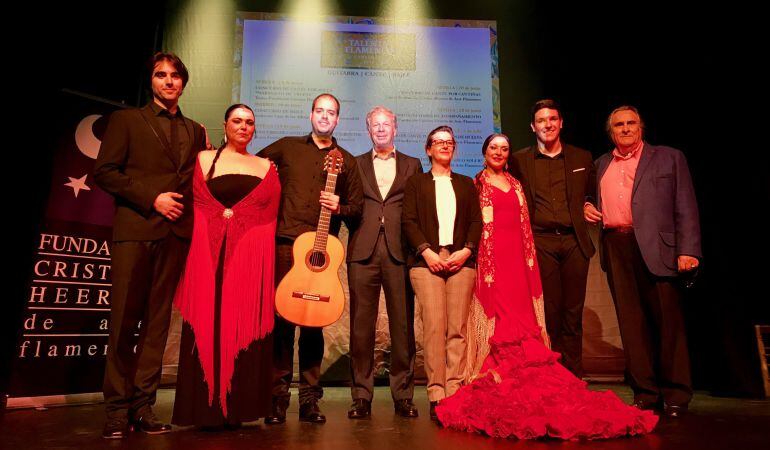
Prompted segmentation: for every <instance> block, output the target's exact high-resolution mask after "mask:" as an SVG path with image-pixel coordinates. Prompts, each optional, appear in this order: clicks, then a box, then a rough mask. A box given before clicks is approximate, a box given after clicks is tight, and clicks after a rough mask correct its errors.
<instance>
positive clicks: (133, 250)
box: [104, 233, 190, 418]
mask: <svg viewBox="0 0 770 450" xmlns="http://www.w3.org/2000/svg"><path fill="white" fill-rule="evenodd" d="M189 245H190V241H189V240H187V239H183V238H179V237H178V236H176V235H174V234H173V233H171V234H169V235H168V236H167V237H166V238H164V239H160V240H157V241H124V242H114V243H113V245H112V293H111V297H110V306H111V312H110V336H109V346H108V348H107V363H106V366H105V369H104V402H105V408H106V411H107V415H108V416H109V417H116V418H125V417H127V416H128V415H130V414H131V415H132V414H136V413H137V412H139V413H141V410H142V409H143V408H145V407H147V406H151V405H154V404H155V393H156V391H157V390H158V384H159V383H160V375H161V366H162V364H163V351H164V350H165V348H166V338H167V337H168V327H169V321H170V318H171V304H172V302H173V297H174V292H175V290H176V286H177V283H178V282H179V276H180V274H181V271H182V268H183V267H184V262H185V258H186V257H187V250H188V248H189ZM140 321H141V327H140V328H139V336H138V341H137V337H136V336H135V334H136V332H137V326H139V322H140ZM137 342H138V343H137ZM134 345H136V347H134Z"/></svg>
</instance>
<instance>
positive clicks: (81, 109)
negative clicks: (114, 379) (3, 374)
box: [9, 92, 118, 397]
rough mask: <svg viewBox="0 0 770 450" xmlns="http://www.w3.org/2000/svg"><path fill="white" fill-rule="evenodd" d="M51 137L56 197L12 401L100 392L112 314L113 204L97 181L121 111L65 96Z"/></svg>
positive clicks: (36, 266)
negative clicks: (110, 122) (109, 132)
mask: <svg viewBox="0 0 770 450" xmlns="http://www.w3.org/2000/svg"><path fill="white" fill-rule="evenodd" d="M60 95H61V104H62V105H63V107H62V108H61V110H62V111H61V115H60V116H59V118H58V119H57V122H56V123H57V125H56V128H54V130H52V132H55V133H57V134H58V135H59V136H60V137H59V140H58V144H57V148H56V149H55V151H54V160H53V170H52V183H51V191H50V193H49V197H48V205H47V208H46V211H45V217H44V218H43V222H42V226H41V231H40V235H39V237H38V239H37V243H36V245H35V248H34V253H35V257H34V258H33V265H32V267H31V268H30V271H31V273H32V276H31V282H30V285H29V289H28V290H27V295H26V298H25V299H24V302H25V304H26V307H25V311H24V314H23V318H22V321H23V322H22V324H21V329H22V333H21V338H20V340H19V342H18V345H17V348H16V355H15V359H14V361H13V372H12V375H11V385H10V392H9V394H10V396H11V397H32V396H51V395H63V394H75V393H86V392H99V391H101V386H102V377H103V373H104V358H105V355H106V350H107V335H108V327H109V314H110V268H111V263H110V247H109V243H110V241H111V234H112V216H113V214H114V203H113V200H112V198H111V197H110V196H109V195H108V194H106V193H105V192H104V191H102V190H100V189H99V188H98V187H96V186H95V185H94V183H93V180H92V175H91V173H92V169H93V164H94V159H95V158H96V155H97V154H98V153H99V146H100V144H101V139H100V136H101V135H102V134H103V133H104V130H105V128H106V125H107V124H106V122H107V117H108V115H109V113H110V112H112V111H114V110H115V109H117V108H118V107H117V106H116V105H113V104H110V103H107V102H102V101H97V100H92V99H90V98H87V97H85V96H80V95H75V94H69V93H66V92H63V93H61V94H60Z"/></svg>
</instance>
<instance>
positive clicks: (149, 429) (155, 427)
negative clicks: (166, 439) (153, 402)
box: [134, 408, 171, 434]
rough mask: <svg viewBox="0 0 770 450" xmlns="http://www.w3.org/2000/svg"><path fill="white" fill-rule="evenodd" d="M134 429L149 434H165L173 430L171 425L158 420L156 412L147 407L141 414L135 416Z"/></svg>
mask: <svg viewBox="0 0 770 450" xmlns="http://www.w3.org/2000/svg"><path fill="white" fill-rule="evenodd" d="M134 429H135V430H136V431H141V432H143V433H147V434H165V433H170V432H171V425H169V424H167V423H163V422H161V421H160V420H158V418H157V417H155V413H153V412H152V410H151V409H149V408H147V409H146V410H145V411H144V412H142V414H141V415H137V416H136V417H134Z"/></svg>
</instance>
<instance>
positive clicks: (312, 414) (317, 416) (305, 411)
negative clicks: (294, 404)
mask: <svg viewBox="0 0 770 450" xmlns="http://www.w3.org/2000/svg"><path fill="white" fill-rule="evenodd" d="M299 421H300V422H310V423H326V416H324V415H323V414H322V413H321V408H319V407H318V401H317V400H311V401H309V402H307V403H303V404H301V405H299Z"/></svg>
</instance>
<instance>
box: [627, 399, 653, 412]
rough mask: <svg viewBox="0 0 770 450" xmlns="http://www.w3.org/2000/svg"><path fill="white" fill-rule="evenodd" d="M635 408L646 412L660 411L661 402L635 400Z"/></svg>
mask: <svg viewBox="0 0 770 450" xmlns="http://www.w3.org/2000/svg"><path fill="white" fill-rule="evenodd" d="M633 406H634V407H635V408H638V409H642V410H645V411H652V410H656V409H660V402H657V401H650V400H634V403H633Z"/></svg>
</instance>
